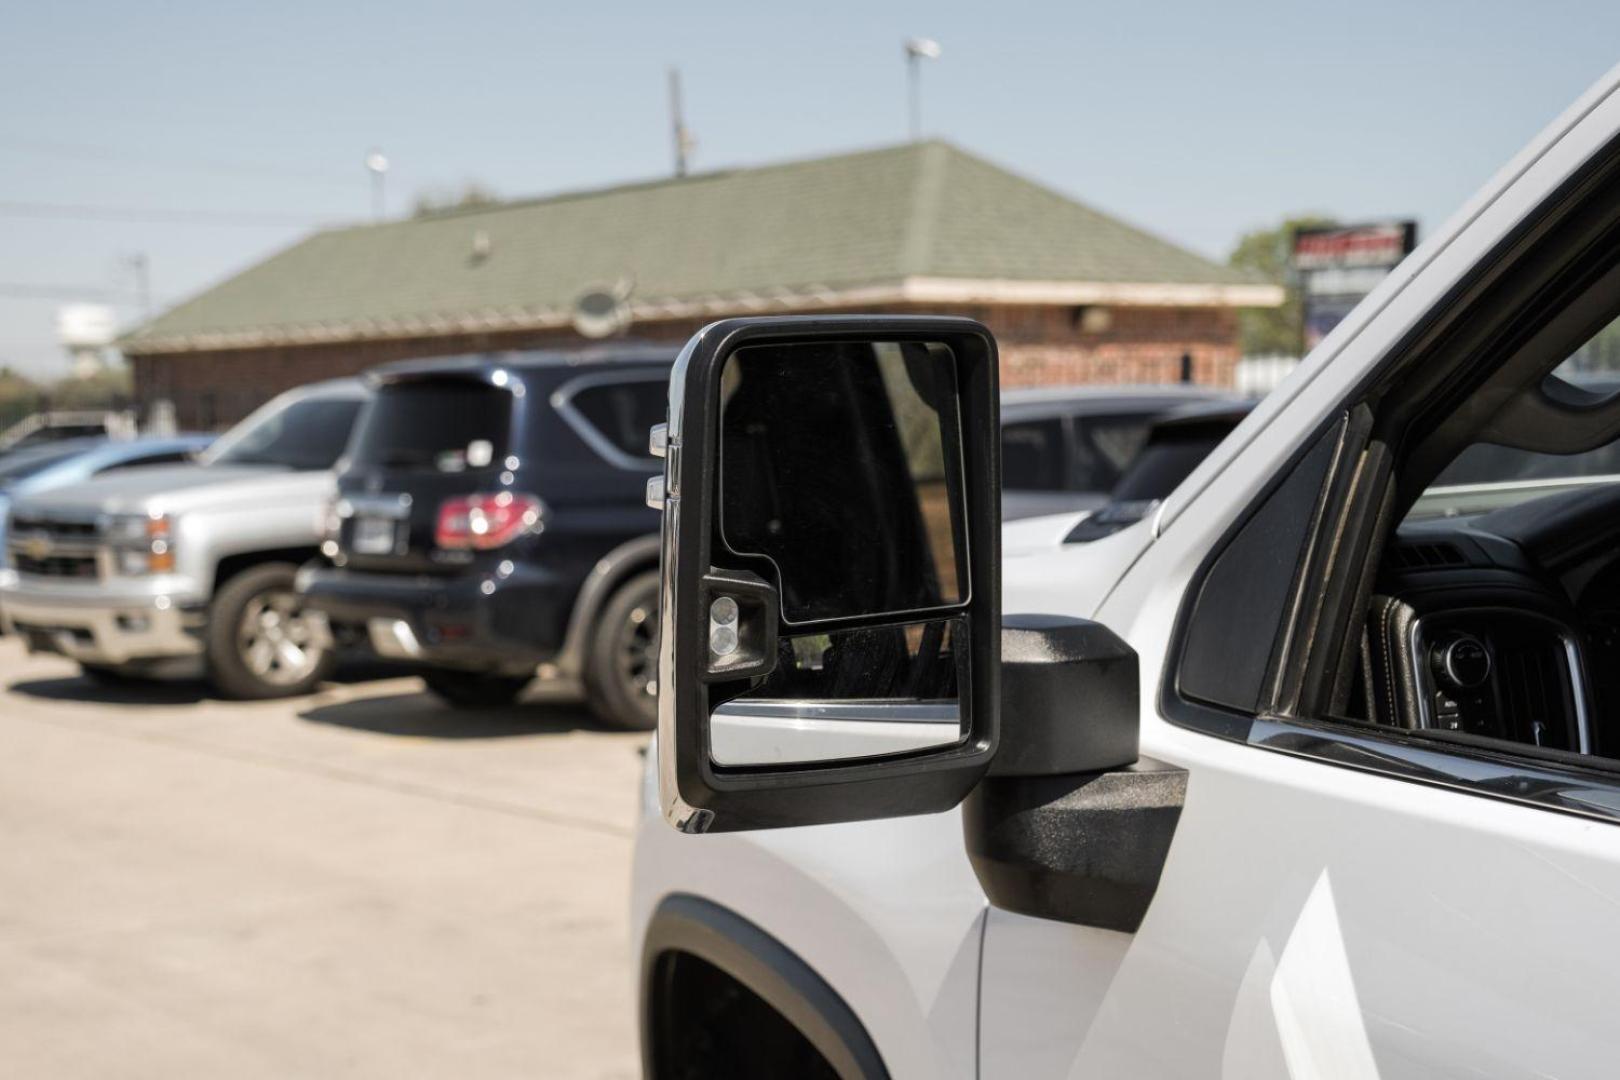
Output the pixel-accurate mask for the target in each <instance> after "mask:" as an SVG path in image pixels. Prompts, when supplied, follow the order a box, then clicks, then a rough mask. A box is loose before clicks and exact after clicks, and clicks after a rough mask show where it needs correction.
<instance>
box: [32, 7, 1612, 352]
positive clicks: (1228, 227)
mask: <svg viewBox="0 0 1620 1080" xmlns="http://www.w3.org/2000/svg"><path fill="white" fill-rule="evenodd" d="M912 35H926V36H930V37H934V38H936V39H938V40H939V41H940V42H941V44H942V45H943V47H944V56H943V57H942V58H941V59H940V60H939V61H937V62H934V63H932V64H930V65H928V67H927V68H926V69H925V71H924V109H923V113H924V127H925V129H926V130H927V132H928V133H930V134H937V135H942V136H944V137H947V138H949V139H952V140H954V141H956V142H957V143H959V144H961V145H962V146H964V147H967V148H968V149H971V150H973V151H975V152H977V153H980V154H983V155H985V156H987V157H989V158H991V159H993V160H996V161H998V162H1001V163H1002V164H1005V165H1008V166H1010V167H1012V168H1014V169H1016V170H1018V171H1020V172H1023V173H1025V174H1027V175H1030V176H1033V177H1035V178H1037V179H1039V180H1042V181H1044V182H1046V183H1048V184H1051V185H1053V186H1055V187H1057V188H1059V189H1061V190H1063V191H1066V192H1069V193H1071V194H1073V195H1075V196H1078V197H1079V198H1081V199H1083V200H1085V201H1087V202H1089V203H1091V204H1092V205H1094V206H1097V207H1099V208H1101V209H1104V210H1107V211H1110V212H1112V213H1115V214H1118V215H1120V216H1121V217H1124V218H1126V219H1127V220H1130V221H1132V222H1135V223H1137V224H1139V225H1142V226H1145V227H1147V228H1149V229H1151V230H1153V231H1155V232H1158V233H1160V234H1162V235H1164V236H1166V237H1169V238H1171V239H1172V240H1175V241H1178V242H1180V243H1182V244H1185V245H1187V246H1189V247H1191V248H1193V249H1195V250H1197V251H1200V252H1203V253H1205V254H1207V255H1210V256H1213V257H1223V256H1224V255H1225V252H1226V250H1227V249H1228V248H1229V247H1230V245H1231V243H1232V241H1233V240H1234V239H1235V238H1236V237H1237V235H1238V234H1239V233H1241V232H1242V231H1244V230H1246V229H1249V228H1253V227H1256V226H1259V225H1263V224H1267V223H1269V222H1272V221H1274V220H1275V219H1277V218H1279V217H1280V216H1282V215H1284V214H1287V213H1290V212H1294V211H1302V210H1316V211H1323V212H1327V213H1332V214H1336V215H1339V216H1341V217H1346V218H1356V217H1363V216H1372V215H1411V216H1415V217H1417V218H1418V219H1419V220H1420V222H1422V223H1423V224H1424V225H1427V226H1431V227H1432V226H1433V225H1435V224H1437V223H1438V222H1439V221H1441V220H1443V219H1444V218H1445V216H1446V215H1448V214H1449V213H1450V212H1451V211H1452V210H1453V209H1454V208H1455V207H1456V206H1457V204H1458V203H1460V202H1461V201H1462V200H1463V199H1464V198H1466V197H1467V196H1468V195H1469V194H1470V193H1471V192H1472V191H1473V190H1474V189H1475V188H1477V187H1478V186H1479V184H1480V183H1482V182H1483V181H1484V180H1485V179H1486V178H1487V177H1488V176H1489V175H1490V174H1491V173H1492V172H1493V171H1494V170H1495V169H1496V168H1497V166H1498V165H1500V164H1501V163H1502V162H1503V161H1504V160H1505V159H1506V158H1507V157H1508V156H1509V155H1510V154H1511V153H1513V152H1514V151H1515V150H1516V149H1518V147H1519V146H1520V145H1522V144H1523V143H1524V142H1525V141H1526V140H1527V139H1528V138H1529V137H1530V136H1531V135H1533V134H1534V133H1535V132H1536V131H1537V130H1538V129H1539V128H1540V127H1542V126H1543V125H1544V124H1545V123H1546V122H1547V121H1548V120H1550V119H1551V118H1552V117H1553V116H1555V115H1556V114H1557V113H1558V112H1559V111H1560V110H1562V109H1563V107H1564V106H1565V105H1566V104H1567V103H1568V102H1569V101H1570V100H1571V99H1572V98H1574V97H1575V96H1576V95H1577V94H1578V93H1580V91H1581V90H1583V89H1584V88H1585V87H1586V86H1587V85H1588V84H1590V83H1591V82H1592V81H1593V80H1595V79H1596V78H1598V77H1599V76H1600V75H1602V74H1603V72H1604V71H1606V70H1607V69H1608V68H1609V67H1610V66H1611V65H1613V64H1614V63H1616V62H1617V61H1620V4H1615V3H1603V2H1598V0H1588V2H1587V3H1583V4H1575V3H1566V2H1559V0H1551V2H1549V0H1540V2H1537V3H1526V2H1522V0H1520V2H1513V3H1509V2H1502V0H1474V2H1468V3H1462V2H1445V3H1434V2H1427V0H1403V2H1402V0H1355V2H1340V3H1334V4H1311V3H1300V2H1284V0H1266V2H1245V0H1227V2H1216V3H1212V2H1209V0H1174V2H1164V3H1150V2H1135V3H1088V2H1078V0H1069V2H1050V3H1009V2H1005V0H1003V2H1001V3H996V4H990V3H979V4H973V5H951V6H947V5H945V4H942V3H938V2H935V3H891V4H878V3H871V2H867V3H844V2H821V3H814V4H797V5H793V6H791V7H789V6H787V5H782V4H769V3H759V2H757V0H755V2H753V3H738V2H717V3H690V2H689V3H684V4H676V3H668V2H664V3H640V2H637V3H628V2H627V3H618V4H603V3H597V4H567V5H563V4H546V3H534V2H531V3H482V2H476V0H466V2H462V3H455V4H450V3H444V4H435V3H425V2H417V0H398V2H394V3H387V4H382V3H375V4H373V3H364V4H362V3H348V4H340V3H333V2H326V3H303V2H286V0H283V2H278V3H273V4H253V5H248V4H230V3H218V2H214V3H190V2H179V3H165V4H129V3H122V4H111V3H107V4H88V3H72V2H68V0H64V2H59V3H49V4H11V5H8V6H7V9H6V12H5V13H4V14H0V101H4V102H5V103H6V106H7V107H6V108H5V109H4V111H3V112H0V363H9V364H12V365H14V366H16V367H19V368H22V369H24V370H27V371H29V372H31V373H45V374H50V373H53V372H55V371H58V370H60V365H61V354H60V350H59V349H58V347H57V345H56V344H55V341H54V327H53V317H54V311H55V308H56V306H57V304H59V303H60V302H62V300H63V299H66V298H67V297H60V296H57V295H56V294H55V293H51V294H49V295H39V296H36V297H35V298H26V297H19V296H18V295H17V294H18V293H20V292H32V293H39V291H40V290H41V289H42V288H44V287H50V288H52V289H55V288H57V287H61V286H70V287H73V288H78V287H88V288H94V289H99V290H106V291H110V292H111V293H112V294H113V295H114V298H115V299H117V300H118V301H119V302H120V304H121V306H120V308H119V310H120V314H121V315H122V316H123V317H124V318H125V319H126V320H129V319H133V318H134V317H135V316H136V315H137V311H136V309H135V306H134V304H133V302H132V297H131V295H130V289H131V285H132V281H131V275H130V274H129V273H128V271H127V270H125V269H123V268H122V262H121V260H122V259H124V258H125V257H127V256H128V255H130V254H132V253H136V252H144V253H146V254H147V255H148V257H149V259H150V264H151V282H152V291H153V294H154V297H155V300H156V306H157V307H158V308H160V309H161V308H162V307H163V306H166V305H167V304H169V303H172V302H174V301H176V300H179V299H182V298H184V297H186V296H188V295H190V294H193V293H195V292H197V291H199V290H200V289H202V288H205V287H206V286H208V285H209V284H211V283H213V282H214V281H217V280H218V279H220V278H221V277H223V276H225V275H227V274H229V273H231V272H232V271H234V270H237V269H239V268H241V267H243V266H245V265H248V264H250V263H252V262H254V261H255V260H257V259H259V258H261V257H262V256H264V255H266V254H268V253H270V252H272V251H274V250H276V249H278V248H281V247H284V246H286V245H287V244H289V243H291V242H293V241H294V240H295V239H297V237H298V236H300V235H301V234H302V233H303V232H304V231H306V228H307V226H304V225H302V224H301V223H303V222H309V223H316V222H322V221H332V220H348V219H356V218H363V217H365V216H366V214H367V213H368V209H369V195H368V188H367V177H366V174H365V171H364V169H363V167H362V164H361V162H362V158H363V156H364V154H365V152H366V150H367V149H368V148H369V147H372V146H378V147H381V148H382V149H383V150H384V151H385V152H386V153H387V155H388V157H389V158H390V159H391V161H392V163H393V168H392V170H391V172H390V173H389V176H388V187H389V202H390V204H391V208H392V209H393V210H395V211H400V210H403V209H405V208H406V206H407V205H408V202H409V199H410V198H411V196H412V195H414V194H415V193H416V192H418V191H421V190H424V189H434V188H455V187H458V186H459V185H460V184H462V183H463V182H465V181H467V180H478V181H480V182H482V183H484V184H486V185H488V186H490V187H492V188H494V189H495V190H496V191H497V192H498V193H500V194H502V195H508V196H517V195H531V194H538V193H543V192H549V191H556V190H561V189H569V188H579V187H588V186H593V185H598V184H606V183H612V182H616V181H622V180H628V179H639V178H645V177H650V176H657V175H661V174H663V173H665V172H667V171H668V168H669V157H670V151H669V137H668V124H667V117H666V112H665V97H664V93H665V72H666V69H667V67H668V65H670V64H678V65H679V66H680V67H681V69H682V71H683V73H684V76H685V82H686V99H687V112H688V120H689V123H690V126H691V127H692V128H693V130H694V132H695V134H696V135H697V138H698V140H699V145H698V149H697V152H696V157H695V167H696V168H698V169H708V168H720V167H726V166H732V165H741V164H751V163H759V162H767V161H771V160H775V159H780V158H785V157H802V156H808V155H814V154H820V153H825V152H831V151H838V150H844V149H850V148H856V147H863V146H871V145H878V144H883V143H888V142H894V141H898V140H900V139H902V138H904V136H905V123H906V120H905V117H906V113H905V75H904V66H903V63H902V60H901V41H902V40H903V39H904V38H906V37H907V36H912ZM18 204H27V212H28V213H29V214H31V215H34V216H17V214H16V213H15V210H16V208H17V206H18ZM39 204H47V205H49V206H61V205H68V206H75V207H105V208H113V209H120V210H122V209H140V210H150V209H165V210H172V211H177V212H181V213H186V214H194V215H202V214H220V215H227V216H230V217H232V218H233V219H234V218H239V217H243V216H250V217H255V218H259V219H262V218H269V219H271V220H272V221H273V222H274V223H272V224H252V225H241V224H230V225H226V224H211V223H201V222H193V223H186V224H178V223H172V222H129V221H118V220H96V221H83V220H75V219H71V218H62V217H47V216H39V215H40V214H43V213H45V211H44V210H42V209H40V208H39Z"/></svg>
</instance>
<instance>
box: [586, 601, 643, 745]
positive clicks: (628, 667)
mask: <svg viewBox="0 0 1620 1080" xmlns="http://www.w3.org/2000/svg"><path fill="white" fill-rule="evenodd" d="M585 700H586V701H587V702H588V703H589V705H590V707H591V712H593V713H595V714H596V718H597V719H598V720H600V721H601V722H602V724H603V726H604V727H609V728H614V729H616V730H618V731H651V730H652V729H653V728H654V727H655V726H656V725H657V723H658V571H656V570H648V571H646V572H644V573H640V574H637V575H636V576H635V577H633V578H631V579H630V580H629V581H627V582H625V583H624V584H623V585H621V586H619V588H618V589H617V591H615V592H614V593H613V595H612V596H610V597H608V602H607V603H606V604H604V605H603V606H602V612H601V614H600V615H598V616H597V618H596V624H595V625H594V626H593V627H591V637H590V645H589V648H588V650H587V652H586V654H585Z"/></svg>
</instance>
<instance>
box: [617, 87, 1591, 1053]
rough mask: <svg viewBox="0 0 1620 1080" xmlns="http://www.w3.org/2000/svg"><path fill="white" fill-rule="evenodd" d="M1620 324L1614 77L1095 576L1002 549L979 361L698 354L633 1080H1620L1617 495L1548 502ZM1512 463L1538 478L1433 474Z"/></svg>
mask: <svg viewBox="0 0 1620 1080" xmlns="http://www.w3.org/2000/svg"><path fill="white" fill-rule="evenodd" d="M1617 317H1620V70H1617V71H1616V72H1614V73H1611V74H1610V75H1609V76H1608V77H1606V78H1605V79H1603V80H1602V81H1601V82H1600V83H1599V84H1598V85H1596V86H1595V87H1593V88H1592V89H1591V90H1590V91H1589V92H1588V93H1587V94H1585V95H1584V96H1583V97H1582V98H1581V99H1580V100H1578V101H1577V102H1576V103H1575V104H1574V105H1573V106H1572V107H1571V108H1570V109H1569V110H1568V111H1567V112H1566V113H1565V114H1564V115H1563V116H1561V117H1560V118H1559V119H1558V120H1557V121H1556V122H1554V123H1553V124H1552V125H1551V126H1550V127H1548V128H1547V129H1546V131H1544V132H1543V133H1542V134H1541V135H1540V136H1538V137H1537V138H1536V139H1535V140H1534V141H1533V142H1532V143H1531V144H1530V145H1529V146H1528V147H1527V148H1526V149H1525V150H1524V151H1523V152H1522V153H1520V154H1519V155H1518V156H1517V157H1515V158H1514V159H1513V160H1512V161H1511V162H1509V163H1508V164H1507V165H1506V166H1505V167H1504V168H1503V169H1502V171H1501V172H1499V173H1498V174H1497V175H1496V176H1495V177H1494V178H1493V179H1492V180H1491V181H1490V182H1489V183H1488V184H1487V185H1486V186H1485V188H1484V189H1483V190H1482V191H1481V192H1480V193H1479V194H1478V195H1477V196H1476V197H1475V198H1473V199H1472V200H1471V201H1470V202H1469V203H1468V204H1467V205H1466V206H1464V207H1463V208H1462V210H1461V211H1459V212H1458V213H1457V215H1456V216H1455V217H1453V218H1452V219H1451V220H1450V221H1449V222H1448V223H1447V224H1445V225H1444V226H1443V227H1441V228H1438V229H1435V230H1434V231H1433V233H1432V235H1431V236H1430V238H1429V239H1428V241H1427V242H1426V243H1425V244H1424V245H1423V246H1422V247H1421V248H1419V250H1418V251H1416V252H1415V253H1414V254H1413V255H1411V256H1410V257H1409V258H1407V260H1406V261H1405V262H1404V263H1403V264H1402V265H1401V266H1400V267H1399V268H1398V269H1397V270H1396V271H1395V272H1394V273H1392V274H1391V275H1390V276H1389V278H1388V279H1387V280H1386V281H1385V282H1384V283H1383V285H1382V286H1381V287H1379V289H1378V290H1377V291H1376V292H1375V293H1373V295H1371V296H1370V297H1368V298H1367V300H1366V301H1365V302H1364V303H1363V304H1362V305H1361V306H1360V307H1359V308H1357V310H1356V311H1355V312H1354V313H1353V314H1352V315H1350V316H1349V317H1348V318H1347V319H1346V320H1345V321H1344V322H1343V323H1341V324H1340V325H1339V326H1338V328H1337V329H1336V330H1334V331H1333V332H1332V333H1331V334H1330V335H1329V336H1328V337H1327V338H1326V339H1325V340H1324V341H1323V342H1322V344H1321V345H1320V346H1319V347H1318V348H1317V349H1316V350H1315V351H1314V352H1313V353H1312V355H1311V356H1310V357H1309V358H1307V360H1306V361H1305V362H1304V363H1303V364H1302V365H1301V366H1300V368H1299V369H1298V371H1296V372H1295V373H1294V374H1293V375H1292V376H1291V377H1290V378H1289V379H1288V380H1287V381H1286V382H1285V383H1284V384H1283V385H1282V386H1281V387H1280V388H1279V389H1278V390H1277V391H1275V392H1274V393H1273V394H1272V395H1271V396H1270V397H1268V398H1267V399H1265V400H1264V401H1263V402H1262V403H1261V404H1260V405H1259V406H1258V407H1257V408H1256V409H1255V410H1254V411H1253V412H1252V413H1251V414H1250V415H1249V416H1248V417H1247V418H1246V419H1244V420H1243V421H1242V423H1241V424H1239V425H1238V427H1237V428H1236V430H1235V431H1233V433H1232V434H1231V435H1230V436H1229V437H1228V438H1227V439H1226V440H1225V441H1224V442H1223V443H1222V444H1221V445H1220V446H1219V447H1218V448H1217V449H1216V450H1215V451H1214V452H1213V453H1212V454H1211V455H1210V456H1209V457H1208V458H1207V459H1206V460H1205V461H1204V462H1203V464H1202V465H1200V466H1199V467H1198V468H1197V469H1196V470H1195V471H1194V472H1193V473H1192V474H1191V475H1190V476H1189V477H1188V478H1187V479H1186V480H1185V482H1183V483H1182V484H1180V485H1179V487H1177V488H1176V489H1175V490H1174V491H1173V492H1172V493H1170V494H1169V496H1168V497H1166V498H1164V499H1163V500H1162V501H1161V502H1159V503H1158V504H1157V505H1156V506H1155V507H1154V508H1153V509H1152V511H1151V513H1149V514H1147V515H1146V516H1145V517H1144V519H1143V520H1141V521H1139V522H1137V523H1135V524H1132V525H1129V526H1128V527H1125V528H1122V529H1120V530H1119V531H1117V532H1114V533H1112V535H1107V536H1103V537H1100V538H1098V539H1095V540H1092V541H1091V542H1088V543H1069V542H1066V537H1067V536H1068V533H1069V531H1070V527H1071V526H1072V525H1073V524H1074V521H1075V519H1074V518H1072V517H1071V518H1068V519H1059V520H1052V519H1036V520H1032V521H1029V522H1022V523H1019V524H1018V525H1017V526H1015V527H1012V528H1010V529H1009V530H1008V533H1007V536H1006V538H1005V542H1003V537H1002V534H1001V531H1000V529H999V527H998V525H999V523H998V519H997V501H996V498H995V482H996V475H997V461H996V454H997V440H996V408H995V406H996V397H997V387H996V372H997V358H996V346H995V342H994V340H993V338H992V337H991V336H990V335H989V333H988V332H987V331H985V330H984V329H983V328H982V327H980V326H978V325H977V324H975V323H971V322H967V321H964V320H955V319H929V318H897V317H870V318H867V317H856V316H850V317H841V318H804V319H785V318H784V319H753V320H732V321H727V322H722V323H718V324H715V325H713V326H710V327H708V328H707V329H705V330H704V331H702V332H701V333H699V334H698V335H697V337H695V338H694V339H693V340H692V341H691V342H690V343H689V344H688V346H687V348H686V351H685V352H684V353H683V355H682V358H681V360H680V361H679V363H678V364H677V367H676V369H675V372H674V375H673V378H672V382H671V394H670V414H669V425H668V429H667V431H664V432H660V433H659V434H658V436H657V437H656V438H655V441H654V445H655V446H657V447H661V448H663V449H664V452H665V453H666V455H667V459H666V472H665V476H664V477H662V478H661V479H660V480H659V481H658V482H657V484H656V487H655V489H654V490H652V491H651V492H650V493H649V498H650V499H651V500H653V501H655V502H661V503H662V505H663V506H664V533H663V544H664V556H663V590H664V591H663V604H662V611H661V621H662V624H661V631H662V638H661V658H660V672H659V677H660V687H659V709H660V716H659V727H658V734H657V752H656V754H655V755H650V756H649V766H648V773H647V780H646V786H645V790H644V819H643V822H642V824H641V826H640V829H639V833H638V840H637V849H636V856H635V871H634V873H635V877H634V881H635V884H634V901H633V925H634V932H635V942H636V949H637V953H638V963H639V968H638V976H639V980H640V1009H641V1017H642V1044H643V1058H644V1062H645V1069H646V1074H647V1075H648V1076H649V1077H654V1078H668V1077H682V1076H772V1077H829V1076H837V1077H906V1078H911V1077H919V1078H921V1077H926V1078H944V1077H959V1078H973V1077H984V1078H1003V1077H1016V1078H1019V1080H1034V1078H1044V1077H1074V1078H1093V1077H1108V1078H1114V1077H1131V1078H1160V1077H1163V1078H1170V1077H1178V1078H1179V1077H1192V1076H1199V1077H1204V1076H1208V1077H1226V1078H1231V1080H1254V1078H1269V1077H1294V1078H1302V1077H1352V1078H1374V1077H1382V1078H1386V1080H1393V1078H1407V1077H1411V1078H1417V1077H1434V1076H1457V1077H1521V1076H1522V1077H1530V1076H1548V1077H1551V1076H1557V1077H1607V1076H1613V1075H1615V1074H1616V1073H1617V1072H1620V1026H1617V1025H1616V1024H1615V1022H1614V1017H1613V1012H1614V1003H1615V1002H1616V1001H1620V964H1617V963H1616V962H1615V958H1616V957H1617V956H1620V917H1617V916H1616V912H1617V910H1620V476H1614V475H1607V476H1603V475H1598V476H1593V475H1581V476H1580V478H1579V480H1578V481H1572V480H1571V479H1570V477H1571V476H1572V475H1574V474H1573V473H1569V474H1565V473H1563V472H1561V471H1560V470H1561V463H1563V462H1566V461H1569V460H1573V459H1575V458H1577V457H1580V456H1582V455H1591V454H1593V453H1594V452H1597V451H1600V450H1603V449H1604V448H1607V447H1610V446H1613V445H1615V444H1616V443H1617V441H1620V393H1599V392H1594V391H1592V390H1590V389H1587V388H1585V386H1583V384H1581V383H1580V381H1579V380H1576V379H1572V378H1569V377H1566V376H1568V375H1571V374H1575V373H1579V372H1581V371H1582V370H1585V369H1589V368H1590V367H1591V366H1592V365H1593V363H1595V362H1596V360H1597V358H1598V357H1600V356H1601V355H1602V354H1604V353H1605V351H1606V346H1607V345H1608V344H1609V343H1611V342H1613V341H1614V339H1615V337H1616V335H1620V325H1617V323H1616V320H1617ZM1585 385H1588V386H1589V385H1590V384H1585ZM1481 446H1492V447H1508V448H1512V449H1513V450H1515V451H1517V452H1520V453H1522V454H1527V455H1534V456H1535V457H1536V460H1537V461H1540V462H1542V464H1543V465H1544V466H1545V468H1544V469H1543V470H1542V472H1541V478H1540V479H1530V480H1525V481H1522V482H1516V483H1513V484H1508V485H1497V487H1496V488H1494V489H1493V490H1492V491H1490V492H1489V493H1487V494H1488V495H1489V498H1483V497H1482V494H1481V492H1478V491H1475V490H1472V488H1471V487H1470V485H1468V484H1455V483H1450V482H1441V483H1437V482H1436V481H1437V480H1438V479H1440V478H1442V476H1443V475H1445V474H1446V471H1447V469H1448V467H1450V466H1451V465H1452V464H1453V463H1454V462H1456V461H1457V460H1458V459H1459V458H1460V457H1462V456H1463V455H1465V454H1468V453H1469V452H1470V448H1476V452H1477V448H1478V447H1481ZM1450 475H1452V476H1455V475H1456V473H1452V474H1450ZM1004 550H1005V554H1006V557H1005V559H1004V558H1003V551H1004ZM864 725H875V726H877V727H879V728H880V729H881V730H883V731H886V732H888V733H889V735H890V736H894V735H895V733H896V732H899V733H901V734H903V735H904V736H905V737H904V738H897V737H890V738H886V739H882V740H872V739H867V740H862V739H861V738H860V737H859V733H860V732H861V731H862V730H863V726H864ZM745 736H746V737H745ZM862 746H865V747H867V749H866V750H864V751H863V750H862V749H861V747H862ZM858 755H866V756H858ZM672 826H673V827H672Z"/></svg>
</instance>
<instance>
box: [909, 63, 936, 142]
mask: <svg viewBox="0 0 1620 1080" xmlns="http://www.w3.org/2000/svg"><path fill="white" fill-rule="evenodd" d="M939 51H940V50H939V42H937V41H935V40H934V39H932V38H908V39H907V41H906V82H907V83H908V84H909V85H908V91H909V96H910V106H911V141H912V142H916V141H917V140H918V139H920V138H922V89H921V83H922V61H924V60H938V59H939Z"/></svg>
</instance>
